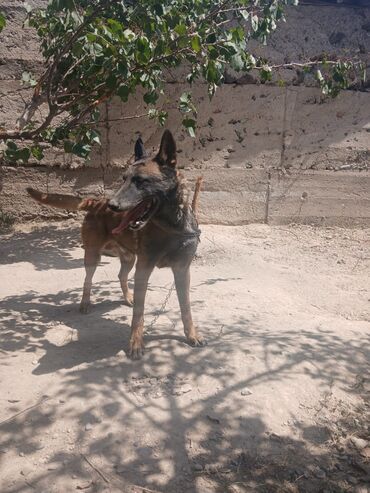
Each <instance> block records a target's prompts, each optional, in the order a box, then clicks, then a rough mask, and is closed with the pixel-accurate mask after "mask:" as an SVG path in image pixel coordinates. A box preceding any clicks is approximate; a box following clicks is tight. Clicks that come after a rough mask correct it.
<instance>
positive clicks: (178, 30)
mask: <svg viewBox="0 0 370 493" xmlns="http://www.w3.org/2000/svg"><path fill="white" fill-rule="evenodd" d="M174 31H175V33H177V34H178V35H179V36H184V35H185V34H186V32H187V28H186V26H185V24H177V26H175V28H174Z"/></svg>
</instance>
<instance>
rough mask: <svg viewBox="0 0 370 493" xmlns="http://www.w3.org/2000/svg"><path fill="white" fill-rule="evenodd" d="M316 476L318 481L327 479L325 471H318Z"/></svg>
mask: <svg viewBox="0 0 370 493" xmlns="http://www.w3.org/2000/svg"><path fill="white" fill-rule="evenodd" d="M314 474H315V476H316V477H317V478H318V479H325V478H326V472H325V471H323V470H322V469H316V471H315V472H314Z"/></svg>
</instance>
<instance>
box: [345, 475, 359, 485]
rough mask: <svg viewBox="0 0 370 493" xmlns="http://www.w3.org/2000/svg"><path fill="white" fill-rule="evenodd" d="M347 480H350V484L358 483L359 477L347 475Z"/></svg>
mask: <svg viewBox="0 0 370 493" xmlns="http://www.w3.org/2000/svg"><path fill="white" fill-rule="evenodd" d="M347 481H348V482H349V483H350V484H357V483H358V480H357V478H355V477H354V476H348V477H347Z"/></svg>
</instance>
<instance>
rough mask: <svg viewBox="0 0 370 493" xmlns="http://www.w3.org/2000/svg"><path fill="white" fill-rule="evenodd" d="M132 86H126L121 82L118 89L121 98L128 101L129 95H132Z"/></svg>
mask: <svg viewBox="0 0 370 493" xmlns="http://www.w3.org/2000/svg"><path fill="white" fill-rule="evenodd" d="M130 92H131V90H130V88H129V87H128V86H126V85H125V84H121V85H120V86H119V88H118V90H117V96H119V97H120V98H121V100H122V101H123V102H124V103H126V102H127V100H128V97H129V95H130Z"/></svg>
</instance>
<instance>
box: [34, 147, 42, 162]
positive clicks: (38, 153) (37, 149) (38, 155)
mask: <svg viewBox="0 0 370 493" xmlns="http://www.w3.org/2000/svg"><path fill="white" fill-rule="evenodd" d="M31 154H32V156H33V157H34V158H35V159H37V161H41V159H42V158H43V157H44V153H43V152H42V149H41V147H40V146H39V145H34V146H32V147H31Z"/></svg>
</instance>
